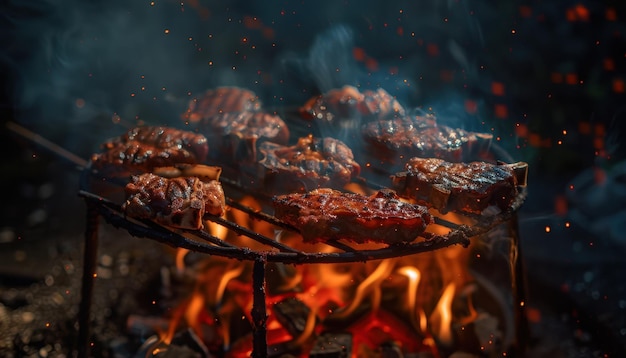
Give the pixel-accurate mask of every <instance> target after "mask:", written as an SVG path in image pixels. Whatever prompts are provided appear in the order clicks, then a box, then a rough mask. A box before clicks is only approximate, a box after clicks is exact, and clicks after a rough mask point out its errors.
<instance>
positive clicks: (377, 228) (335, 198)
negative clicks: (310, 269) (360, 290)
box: [273, 188, 433, 244]
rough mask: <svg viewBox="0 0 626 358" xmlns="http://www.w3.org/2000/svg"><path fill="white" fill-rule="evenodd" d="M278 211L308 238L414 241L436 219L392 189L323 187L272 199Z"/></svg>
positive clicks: (324, 239)
mask: <svg viewBox="0 0 626 358" xmlns="http://www.w3.org/2000/svg"><path fill="white" fill-rule="evenodd" d="M273 205H274V209H275V215H276V217H278V218H279V219H281V220H283V221H285V222H287V223H289V224H291V225H292V226H294V227H296V228H298V229H299V230H300V232H301V234H302V237H303V239H304V241H306V242H320V241H326V240H333V239H346V240H349V241H352V242H356V243H364V242H368V241H371V242H381V243H387V244H397V243H403V242H411V241H413V240H414V239H416V238H417V236H418V235H419V234H421V233H422V232H424V230H425V229H426V226H427V225H428V224H430V223H431V222H432V220H433V218H432V217H431V215H430V214H429V213H428V209H427V208H426V207H424V206H421V205H415V204H409V203H405V202H402V201H400V200H398V196H397V195H396V194H395V193H394V192H393V191H391V190H383V191H379V192H377V193H376V194H374V195H372V196H364V195H359V194H351V193H342V192H340V191H337V190H333V189H328V188H323V189H317V190H313V191H311V192H308V193H305V194H287V195H282V196H276V197H274V199H273Z"/></svg>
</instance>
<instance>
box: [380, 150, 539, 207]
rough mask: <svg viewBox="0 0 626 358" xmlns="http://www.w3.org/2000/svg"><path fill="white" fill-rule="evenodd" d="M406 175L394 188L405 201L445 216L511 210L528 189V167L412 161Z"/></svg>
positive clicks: (401, 175)
mask: <svg viewBox="0 0 626 358" xmlns="http://www.w3.org/2000/svg"><path fill="white" fill-rule="evenodd" d="M405 168H406V169H405V171H404V172H401V173H397V174H396V175H394V176H392V182H393V186H392V187H393V188H394V189H395V190H397V191H398V194H399V195H400V196H403V197H407V198H412V199H416V200H417V201H418V202H420V203H422V204H425V205H428V206H431V207H434V208H436V209H438V210H439V211H441V212H443V213H445V212H448V211H461V212H469V213H475V214H480V213H481V212H482V211H483V210H485V209H486V208H487V207H488V206H491V205H495V206H497V207H499V208H500V209H501V210H507V209H509V208H510V206H511V204H512V203H513V200H514V199H515V197H516V196H517V194H518V188H517V186H518V185H525V177H526V171H527V165H526V164H525V163H516V164H510V165H495V164H489V163H485V162H472V163H450V162H446V161H444V160H441V159H436V158H430V159H423V158H411V159H410V160H409V162H408V163H407V164H406V167H405Z"/></svg>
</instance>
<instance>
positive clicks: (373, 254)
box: [79, 169, 526, 357]
mask: <svg viewBox="0 0 626 358" xmlns="http://www.w3.org/2000/svg"><path fill="white" fill-rule="evenodd" d="M94 178H97V180H99V181H100V182H107V183H111V184H114V185H118V186H120V185H123V184H124V183H122V182H119V181H116V180H113V179H107V178H102V177H99V175H98V173H97V172H95V171H93V170H90V169H85V170H84V171H83V175H82V178H81V190H80V191H79V196H81V197H82V198H83V199H84V200H85V202H86V204H87V228H86V234H85V249H84V250H85V251H84V262H83V270H84V272H83V280H82V290H81V294H82V299H81V303H80V309H79V342H81V343H82V346H81V347H79V357H86V356H87V355H88V351H89V343H88V341H89V339H88V338H89V314H90V306H91V298H92V294H93V286H94V283H95V282H94V281H95V276H94V274H95V269H96V262H97V250H98V224H99V217H102V218H104V220H105V221H106V222H107V223H109V224H111V225H113V226H114V227H117V228H123V229H125V230H127V232H128V233H129V234H131V235H132V236H136V237H142V238H148V239H152V240H155V241H158V242H161V243H164V244H167V245H170V246H173V247H176V248H184V249H188V250H190V251H195V252H199V253H203V254H208V255H214V256H221V257H227V258H232V259H237V260H249V261H253V262H254V265H253V277H252V285H253V308H252V312H251V316H252V329H253V352H252V356H253V357H265V356H266V355H267V342H266V338H267V337H266V336H267V331H266V321H267V313H266V303H265V302H266V293H265V265H266V264H267V263H268V262H280V263H284V264H296V265H299V264H312V263H349V262H365V261H369V260H380V259H387V258H395V257H402V256H408V255H412V254H417V253H423V252H427V251H434V250H438V249H441V248H445V247H448V246H452V245H463V246H465V247H467V246H468V245H469V243H470V238H471V237H474V236H478V235H482V234H485V233H487V232H488V231H489V230H491V229H492V228H494V227H495V226H497V225H499V224H501V223H504V222H507V221H514V219H515V215H516V212H517V210H518V209H519V207H520V206H521V205H522V203H523V202H524V200H525V198H526V188H522V189H521V190H520V192H519V194H518V196H517V198H516V199H515V201H514V202H513V204H512V206H511V207H510V209H509V210H508V211H504V212H500V213H498V214H495V215H492V216H479V215H472V216H471V219H472V220H473V221H474V224H473V225H459V224H456V223H453V222H450V221H447V220H444V219H442V218H440V217H437V216H435V217H434V218H435V220H434V224H432V225H438V226H442V227H445V228H447V229H448V230H449V232H448V233H447V234H444V235H438V234H433V233H429V232H425V233H423V234H421V235H420V237H417V238H416V239H415V240H414V241H413V242H411V243H403V244H395V245H386V246H383V247H380V248H373V249H372V248H371V247H370V246H367V248H360V247H359V246H361V245H355V244H351V243H346V242H343V241H337V240H331V241H326V242H324V244H325V245H328V246H330V247H331V248H330V249H331V250H330V251H331V252H326V251H328V250H323V251H319V250H317V251H304V250H301V249H297V248H294V247H291V246H289V245H287V244H285V243H282V242H280V240H277V239H276V238H270V237H267V236H264V235H262V234H260V233H257V232H255V231H252V230H250V229H248V228H246V227H243V226H241V225H238V224H237V223H235V222H232V221H229V220H226V219H223V218H220V217H215V216H210V215H207V216H205V218H204V219H205V220H209V221H212V222H214V223H216V224H218V225H221V226H223V227H225V228H227V229H228V230H230V231H232V232H234V233H235V234H237V235H239V236H245V237H248V238H250V239H252V240H254V241H256V242H258V243H260V244H262V247H263V249H256V250H253V249H251V248H249V247H247V246H237V245H235V244H232V243H230V242H228V241H225V240H222V239H220V238H218V237H216V236H213V235H211V234H210V233H208V232H206V231H203V230H190V229H173V228H168V227H165V226H162V225H159V224H156V223H155V222H153V221H150V220H141V219H133V218H128V217H126V216H125V215H124V212H123V211H122V209H121V205H120V204H118V203H116V202H114V201H111V200H109V199H107V198H104V197H102V196H100V195H98V194H96V193H93V192H92V191H91V187H92V180H93V179H94ZM220 182H222V184H223V185H224V186H225V189H226V190H225V192H226V194H227V197H226V204H227V205H228V206H229V207H231V208H232V209H236V210H239V211H241V212H244V213H246V214H247V215H249V216H250V217H251V218H252V219H254V220H262V221H265V222H267V223H270V224H272V225H274V227H275V228H276V230H277V231H280V230H287V231H291V232H295V233H298V230H297V229H296V228H294V227H292V226H290V225H289V224H286V223H284V222H282V221H280V220H279V219H277V218H276V217H274V216H272V215H269V214H267V213H265V212H263V211H259V210H255V209H253V208H250V207H247V206H245V205H242V204H240V203H239V202H237V201H235V200H233V199H231V198H230V197H229V196H228V193H229V192H232V191H239V192H241V193H244V194H245V193H246V188H244V187H242V186H240V185H239V184H238V183H237V182H235V181H232V180H229V179H228V178H225V177H223V176H222V177H221V178H220ZM364 182H365V183H367V182H366V181H364ZM371 186H373V185H371ZM376 189H380V188H376ZM279 236H280V235H276V237H279ZM514 245H516V246H517V242H515V243H514ZM519 265H521V260H519V252H518V260H516V269H515V272H513V273H512V276H513V277H512V278H513V284H514V286H515V287H514V288H516V289H517V291H518V292H515V295H516V302H521V301H523V299H524V297H525V294H524V292H523V288H522V285H516V282H517V281H518V277H519V276H520V275H521V273H522V270H521V267H520V266H519ZM517 306H518V307H520V305H517ZM516 316H519V317H520V319H523V313H518V314H517V315H516ZM518 341H519V339H518ZM518 344H519V342H518Z"/></svg>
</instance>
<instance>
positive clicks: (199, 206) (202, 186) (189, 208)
mask: <svg viewBox="0 0 626 358" xmlns="http://www.w3.org/2000/svg"><path fill="white" fill-rule="evenodd" d="M126 195H127V197H128V199H127V200H126V202H125V203H124V204H123V205H122V210H123V211H124V213H125V214H126V215H127V216H129V217H132V218H137V219H151V220H154V221H155V222H157V223H158V224H161V225H166V226H171V227H177V228H186V229H201V228H202V227H203V219H202V218H203V217H204V215H205V214H210V215H216V216H221V215H223V214H224V207H225V199H224V191H223V190H222V185H221V184H220V182H218V181H216V180H212V181H209V182H203V181H201V180H200V179H198V178H196V177H186V178H172V179H167V178H163V177H160V176H157V175H154V174H151V173H146V174H142V175H138V176H133V177H132V181H131V182H130V183H128V184H127V185H126Z"/></svg>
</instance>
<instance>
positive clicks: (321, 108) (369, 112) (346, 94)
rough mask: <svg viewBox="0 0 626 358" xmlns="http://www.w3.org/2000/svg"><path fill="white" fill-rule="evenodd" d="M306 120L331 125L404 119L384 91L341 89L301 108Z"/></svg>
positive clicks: (395, 103) (311, 100)
mask: <svg viewBox="0 0 626 358" xmlns="http://www.w3.org/2000/svg"><path fill="white" fill-rule="evenodd" d="M300 113H301V115H302V116H303V117H304V118H306V119H313V120H319V121H325V122H334V121H337V120H341V119H355V118H358V119H362V120H364V121H371V120H376V119H385V118H393V117H397V116H404V108H402V106H401V105H400V103H398V101H396V99H395V98H393V97H392V96H391V95H390V94H389V93H387V91H385V90H384V89H382V88H379V89H377V90H376V91H372V90H365V91H363V93H361V92H359V90H358V89H357V88H356V87H353V86H344V87H342V88H338V89H333V90H330V91H328V92H326V93H324V94H321V95H319V96H316V97H313V98H311V99H309V100H308V101H307V102H306V103H305V104H304V106H302V108H300Z"/></svg>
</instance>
